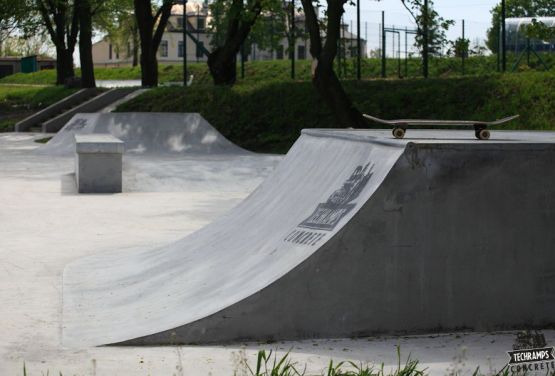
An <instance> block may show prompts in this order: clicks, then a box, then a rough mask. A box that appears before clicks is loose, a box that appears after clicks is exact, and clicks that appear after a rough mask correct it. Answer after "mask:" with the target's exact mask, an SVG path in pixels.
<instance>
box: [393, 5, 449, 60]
mask: <svg viewBox="0 0 555 376" xmlns="http://www.w3.org/2000/svg"><path fill="white" fill-rule="evenodd" d="M401 1H402V3H403V5H404V6H405V8H407V10H408V11H409V12H410V13H411V15H412V16H413V18H414V20H415V22H416V26H417V30H418V33H417V34H416V37H415V46H416V47H417V48H418V49H419V50H420V51H421V52H422V51H423V50H424V48H425V46H424V40H425V35H424V29H425V27H424V25H427V28H428V53H429V54H430V55H432V56H439V55H441V54H442V52H443V48H444V47H445V46H446V45H447V43H448V40H447V31H448V30H449V28H450V27H451V26H452V25H454V24H455V21H453V20H446V19H445V18H443V17H441V16H440V15H439V13H438V12H437V11H436V10H435V9H434V2H433V0H428V14H426V11H425V6H424V2H423V0H401Z"/></svg>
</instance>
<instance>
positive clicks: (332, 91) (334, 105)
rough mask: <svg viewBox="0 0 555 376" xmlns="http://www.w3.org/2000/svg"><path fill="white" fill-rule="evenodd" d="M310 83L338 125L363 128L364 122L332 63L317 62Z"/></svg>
mask: <svg viewBox="0 0 555 376" xmlns="http://www.w3.org/2000/svg"><path fill="white" fill-rule="evenodd" d="M312 84H313V85H314V87H315V88H316V90H317V91H318V93H319V94H320V96H321V97H322V99H323V100H324V101H325V102H326V104H327V106H328V107H329V109H330V110H331V112H332V113H333V115H334V117H335V119H336V120H337V121H338V122H339V124H338V125H339V126H340V127H341V126H344V127H353V128H363V127H365V126H366V122H365V120H364V118H363V117H362V114H361V113H360V111H358V110H357V109H356V107H355V106H354V105H353V102H352V101H351V99H350V98H349V96H348V95H347V93H346V92H345V90H344V89H343V85H341V82H340V81H339V79H338V78H337V75H336V74H335V72H334V71H333V65H332V64H318V66H317V67H316V72H315V74H314V77H313V78H312Z"/></svg>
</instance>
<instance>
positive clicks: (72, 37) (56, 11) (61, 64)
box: [35, 0, 79, 85]
mask: <svg viewBox="0 0 555 376" xmlns="http://www.w3.org/2000/svg"><path fill="white" fill-rule="evenodd" d="M35 4H36V7H37V10H38V12H39V14H40V17H41V20H42V23H43V25H44V26H45V27H46V30H47V31H48V34H49V35H50V39H51V40H52V43H54V46H55V47H56V60H57V63H56V84H57V85H63V84H65V83H66V82H67V80H68V79H71V78H73V77H75V71H74V69H73V52H74V51H75V44H76V43H77V35H78V33H79V19H78V14H77V7H75V6H73V3H72V2H70V1H69V0H35Z"/></svg>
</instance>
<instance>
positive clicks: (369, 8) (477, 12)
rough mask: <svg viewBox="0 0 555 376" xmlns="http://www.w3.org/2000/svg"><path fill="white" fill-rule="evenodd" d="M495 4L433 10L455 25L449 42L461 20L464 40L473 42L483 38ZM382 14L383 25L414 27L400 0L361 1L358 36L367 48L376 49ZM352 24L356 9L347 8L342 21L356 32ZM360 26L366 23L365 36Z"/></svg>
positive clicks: (441, 5)
mask: <svg viewBox="0 0 555 376" xmlns="http://www.w3.org/2000/svg"><path fill="white" fill-rule="evenodd" d="M355 1H356V0H355ZM498 3H499V0H435V1H434V7H435V9H436V10H437V11H438V13H439V14H440V15H441V16H442V17H444V18H446V19H452V20H455V21H456V22H457V23H456V25H455V26H453V27H452V28H451V30H450V31H449V34H448V38H449V39H451V40H454V39H456V38H458V37H459V36H460V34H461V20H462V19H464V20H465V22H466V37H467V38H468V39H470V40H472V41H473V40H474V39H475V38H480V39H485V38H486V31H487V29H488V28H489V27H490V23H491V14H490V10H491V9H492V8H493V7H494V6H495V5H496V4H498ZM382 10H383V11H385V12H386V20H385V23H386V25H395V26H399V27H405V26H409V27H410V26H411V25H414V22H413V20H412V18H411V17H410V15H409V13H408V12H407V10H406V9H405V8H404V7H403V5H402V3H401V0H382V1H379V2H378V1H373V0H361V19H362V21H363V23H362V25H361V34H362V36H363V37H364V36H365V35H366V34H367V35H368V44H369V48H375V46H377V45H378V40H379V34H378V33H379V24H380V23H381V11H382ZM355 20H356V7H355V6H347V7H346V12H345V16H344V21H345V22H346V23H348V24H349V25H350V22H351V21H353V28H356V26H355V24H354V22H355ZM364 22H367V23H368V31H367V33H366V30H365V24H364ZM403 38H404V37H403ZM403 40H404V39H403Z"/></svg>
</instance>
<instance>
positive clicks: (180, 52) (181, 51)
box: [177, 41, 183, 57]
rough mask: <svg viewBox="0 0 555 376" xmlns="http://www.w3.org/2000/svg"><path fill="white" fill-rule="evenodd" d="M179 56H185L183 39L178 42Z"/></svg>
mask: <svg viewBox="0 0 555 376" xmlns="http://www.w3.org/2000/svg"><path fill="white" fill-rule="evenodd" d="M177 57H183V41H180V42H178V43H177Z"/></svg>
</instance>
